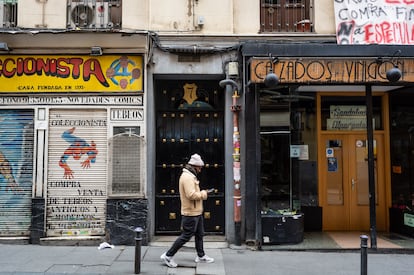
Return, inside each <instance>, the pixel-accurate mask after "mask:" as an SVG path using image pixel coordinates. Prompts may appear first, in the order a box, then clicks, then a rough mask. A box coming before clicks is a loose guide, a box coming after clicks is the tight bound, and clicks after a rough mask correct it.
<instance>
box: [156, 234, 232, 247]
mask: <svg viewBox="0 0 414 275" xmlns="http://www.w3.org/2000/svg"><path fill="white" fill-rule="evenodd" d="M177 237H178V236H154V237H152V240H151V242H150V243H149V246H159V247H169V246H171V245H172V244H173V243H174V241H175V239H177ZM184 247H190V248H194V247H195V243H194V237H193V238H191V240H190V241H189V242H188V243H186V244H185V245H184ZM227 247H229V244H228V242H227V241H226V237H224V236H204V248H227Z"/></svg>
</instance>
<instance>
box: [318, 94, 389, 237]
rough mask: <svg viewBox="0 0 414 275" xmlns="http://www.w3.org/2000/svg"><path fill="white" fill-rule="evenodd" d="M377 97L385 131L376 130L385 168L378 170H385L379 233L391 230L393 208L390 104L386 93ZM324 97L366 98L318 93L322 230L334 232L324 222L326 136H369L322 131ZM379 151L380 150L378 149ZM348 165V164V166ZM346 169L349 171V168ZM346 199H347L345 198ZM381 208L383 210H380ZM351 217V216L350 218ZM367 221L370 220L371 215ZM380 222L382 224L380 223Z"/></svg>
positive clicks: (349, 132)
mask: <svg viewBox="0 0 414 275" xmlns="http://www.w3.org/2000/svg"><path fill="white" fill-rule="evenodd" d="M374 95H375V96H380V97H381V105H382V108H381V116H382V120H383V121H382V126H383V129H381V130H375V131H374V139H376V138H377V137H382V142H383V149H382V151H383V155H384V157H383V167H381V168H378V169H383V171H384V172H383V182H384V187H383V194H382V195H380V196H382V199H381V201H378V199H377V201H378V203H381V205H377V207H376V216H377V224H376V228H377V230H378V231H388V230H389V211H388V210H387V209H388V208H389V207H390V206H391V174H390V167H391V166H390V165H391V164H390V137H389V104H388V94H387V93H384V92H378V93H375V94H374ZM323 96H336V97H338V96H341V97H342V96H343V97H346V96H365V93H363V92H343V93H338V92H335V93H333V92H320V93H317V110H318V111H317V136H318V163H319V165H318V179H319V184H318V193H319V206H321V207H322V209H323V210H322V211H323V220H322V224H323V226H322V230H323V231H328V230H333V229H332V228H329V227H328V226H326V222H325V221H324V220H325V219H327V215H326V214H325V212H326V210H327V209H324V208H326V205H327V203H326V202H327V196H326V192H325V187H326V184H325V182H322V181H323V173H325V170H324V168H323V165H321V163H322V162H324V161H326V154H325V144H324V143H323V140H324V139H325V136H326V135H330V136H334V135H337V137H338V139H339V138H340V137H341V136H343V135H355V136H358V135H365V136H366V134H367V132H366V131H327V130H322V121H321V118H322V115H321V97H323ZM377 150H378V148H377ZM347 165H348V164H347ZM346 169H349V167H347V168H346ZM344 198H345V197H344ZM348 198H349V197H348ZM379 207H380V208H381V210H379ZM347 211H348V213H345V215H350V213H349V211H350V210H347ZM380 214H381V215H383V216H384V219H383V220H382V221H381V220H379V219H378V215H380ZM348 217H349V216H348ZM345 218H347V217H345ZM367 219H369V214H368V217H367ZM378 221H380V222H378ZM342 227H343V229H340V230H341V231H350V230H352V228H351V226H350V225H349V226H342ZM335 230H336V229H335Z"/></svg>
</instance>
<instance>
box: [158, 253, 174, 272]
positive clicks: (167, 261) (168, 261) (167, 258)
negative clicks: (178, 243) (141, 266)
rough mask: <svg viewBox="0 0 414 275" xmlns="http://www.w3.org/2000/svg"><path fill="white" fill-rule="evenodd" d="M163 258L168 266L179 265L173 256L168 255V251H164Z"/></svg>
mask: <svg viewBox="0 0 414 275" xmlns="http://www.w3.org/2000/svg"><path fill="white" fill-rule="evenodd" d="M160 258H161V260H163V261H164V263H165V264H166V265H167V266H168V267H173V268H174V267H177V263H176V262H174V260H173V258H172V257H169V256H167V252H164V254H162V255H161V257H160Z"/></svg>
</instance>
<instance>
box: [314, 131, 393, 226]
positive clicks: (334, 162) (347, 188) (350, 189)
mask: <svg viewBox="0 0 414 275" xmlns="http://www.w3.org/2000/svg"><path fill="white" fill-rule="evenodd" d="M320 142H321V143H320V144H321V145H322V144H323V146H320V151H319V156H320V157H319V164H320V169H319V171H320V172H319V174H320V175H319V178H320V191H321V193H320V204H321V206H322V207H323V230H326V231H329V230H341V231H356V230H364V231H367V230H369V228H370V213H369V188H368V186H369V185H368V147H367V137H366V135H365V134H326V135H322V136H321V141H320ZM374 162H375V165H374V166H375V168H374V174H375V191H376V194H375V195H376V220H377V230H379V231H383V230H386V212H385V210H386V207H385V206H386V203H385V183H384V182H385V163H384V137H383V135H382V134H375V135H374Z"/></svg>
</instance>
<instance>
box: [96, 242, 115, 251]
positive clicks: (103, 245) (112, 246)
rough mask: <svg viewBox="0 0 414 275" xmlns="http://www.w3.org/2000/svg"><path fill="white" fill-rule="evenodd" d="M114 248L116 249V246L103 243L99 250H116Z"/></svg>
mask: <svg viewBox="0 0 414 275" xmlns="http://www.w3.org/2000/svg"><path fill="white" fill-rule="evenodd" d="M114 247H115V245H112V244H109V243H107V242H103V243H101V244H100V245H99V247H98V249H99V250H101V249H105V248H114Z"/></svg>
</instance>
